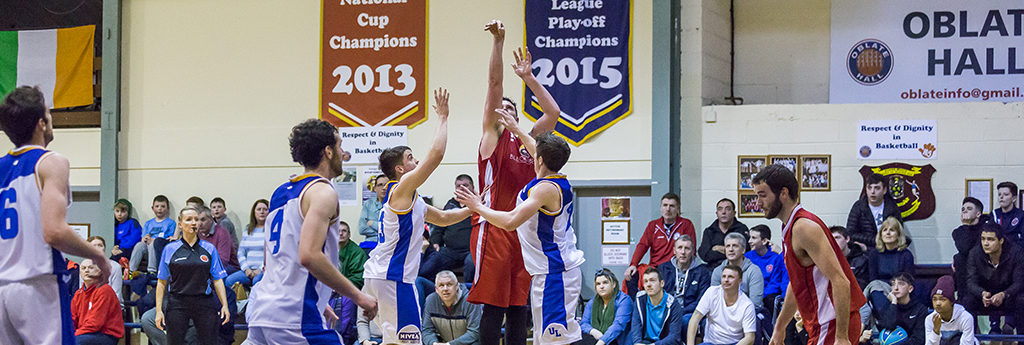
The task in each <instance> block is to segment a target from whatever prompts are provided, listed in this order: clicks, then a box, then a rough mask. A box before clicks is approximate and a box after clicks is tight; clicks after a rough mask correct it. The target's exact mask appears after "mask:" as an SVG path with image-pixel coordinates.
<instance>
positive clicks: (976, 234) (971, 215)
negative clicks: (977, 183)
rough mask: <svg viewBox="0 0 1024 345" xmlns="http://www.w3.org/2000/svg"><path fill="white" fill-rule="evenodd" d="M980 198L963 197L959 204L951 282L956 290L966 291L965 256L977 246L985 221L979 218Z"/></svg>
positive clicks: (954, 233)
mask: <svg viewBox="0 0 1024 345" xmlns="http://www.w3.org/2000/svg"><path fill="white" fill-rule="evenodd" d="M981 210H982V205H981V200H978V199H975V198H973V197H966V198H964V201H963V203H961V205H960V226H959V227H957V228H956V229H953V245H955V246H956V254H953V282H954V283H956V291H960V293H963V292H964V291H967V286H966V284H967V267H966V266H967V258H968V256H969V255H970V253H971V251H973V250H975V249H976V248H978V247H979V243H980V242H981V227H982V225H984V224H985V222H984V221H983V220H982V219H981Z"/></svg>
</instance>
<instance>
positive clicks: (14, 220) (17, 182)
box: [0, 146, 71, 282]
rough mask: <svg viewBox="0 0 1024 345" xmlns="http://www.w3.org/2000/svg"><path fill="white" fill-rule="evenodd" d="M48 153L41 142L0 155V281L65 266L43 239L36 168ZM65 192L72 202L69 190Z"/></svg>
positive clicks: (56, 271) (59, 270)
mask: <svg viewBox="0 0 1024 345" xmlns="http://www.w3.org/2000/svg"><path fill="white" fill-rule="evenodd" d="M50 154H51V152H50V151H47V150H46V149H44V148H42V147H41V146H24V147H20V148H17V149H15V150H12V151H11V152H10V153H9V154H7V155H4V156H3V157H0V178H2V179H3V181H2V183H0V207H2V208H0V282H12V281H21V280H25V279H29V278H35V277H38V276H41V275H46V274H61V273H64V272H65V271H66V270H67V268H66V267H67V266H66V264H65V263H64V256H63V255H61V253H60V252H59V251H57V250H56V249H54V248H53V247H50V245H49V244H47V243H46V241H45V240H44V239H43V222H42V216H41V214H40V210H41V207H40V202H41V199H42V184H40V181H39V175H37V174H36V169H37V168H38V166H39V162H40V161H42V160H43V159H44V158H46V157H47V156H49V155H50ZM67 195H68V205H71V192H70V191H68V193H67ZM62 221H63V219H62Z"/></svg>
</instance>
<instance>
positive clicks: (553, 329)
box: [544, 323, 569, 340]
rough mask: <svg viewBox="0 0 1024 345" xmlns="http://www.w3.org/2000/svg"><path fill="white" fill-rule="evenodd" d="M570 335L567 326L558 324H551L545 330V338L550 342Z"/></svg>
mask: <svg viewBox="0 0 1024 345" xmlns="http://www.w3.org/2000/svg"><path fill="white" fill-rule="evenodd" d="M568 333H569V331H568V330H566V329H565V326H563V325H561V324H557V323H553V324H550V325H548V327H547V328H545V329H544V337H545V338H547V339H549V340H551V339H558V338H561V337H562V336H565V335H568Z"/></svg>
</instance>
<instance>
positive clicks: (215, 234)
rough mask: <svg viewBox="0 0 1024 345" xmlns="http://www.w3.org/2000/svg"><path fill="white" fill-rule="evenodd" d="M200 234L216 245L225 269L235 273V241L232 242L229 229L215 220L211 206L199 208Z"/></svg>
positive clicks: (236, 268) (236, 258)
mask: <svg viewBox="0 0 1024 345" xmlns="http://www.w3.org/2000/svg"><path fill="white" fill-rule="evenodd" d="M198 234H199V238H200V239H203V240H205V241H207V242H210V243H211V244H213V246H214V247H217V253H218V254H219V255H220V256H219V257H220V261H221V264H222V265H224V270H226V271H227V272H228V274H232V273H235V271H237V270H238V256H237V254H238V252H237V251H236V250H235V246H234V243H232V242H231V235H230V234H228V230H227V229H225V228H224V227H222V226H220V225H217V224H216V223H215V222H214V218H213V214H212V213H211V212H210V209H209V208H206V207H203V208H200V209H199V232H198Z"/></svg>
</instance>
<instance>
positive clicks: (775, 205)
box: [753, 164, 865, 345]
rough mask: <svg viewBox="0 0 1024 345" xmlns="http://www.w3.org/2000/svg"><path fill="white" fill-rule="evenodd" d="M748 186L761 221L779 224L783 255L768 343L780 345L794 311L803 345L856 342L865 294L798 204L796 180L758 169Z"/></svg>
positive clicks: (819, 225) (775, 168) (778, 170)
mask: <svg viewBox="0 0 1024 345" xmlns="http://www.w3.org/2000/svg"><path fill="white" fill-rule="evenodd" d="M753 184H754V191H755V192H756V193H757V202H758V205H759V206H761V209H762V210H765V218H769V219H771V218H777V219H779V220H781V221H783V222H784V225H783V228H782V254H783V257H784V258H785V262H786V270H787V271H789V288H788V289H787V290H786V298H785V300H784V302H783V303H782V310H781V311H779V318H778V320H776V321H775V331H774V332H773V333H772V340H771V343H770V345H783V343H784V341H785V338H786V325H789V321H790V320H792V319H793V312H794V311H795V310H794V309H799V311H800V316H802V317H803V319H804V328H805V329H807V335H808V336H809V339H810V340H809V341H808V344H818V345H821V344H825V345H833V344H835V345H849V344H857V340H858V338H859V337H860V328H861V324H860V314H859V313H858V310H860V307H861V306H862V305H864V302H865V299H864V294H863V293H861V290H860V286H858V285H857V279H856V278H855V277H854V276H853V271H852V270H850V264H849V263H847V262H846V257H845V256H843V251H842V250H840V249H839V246H838V245H837V244H836V241H835V240H834V239H833V238H832V234H831V232H829V230H828V227H827V226H825V223H824V222H822V221H821V219H819V218H818V216H815V215H814V214H813V213H811V212H809V211H807V210H805V209H803V207H802V206H800V204H799V203H798V200H799V187H798V185H797V180H796V176H794V175H793V172H792V171H790V170H789V169H786V168H785V167H783V166H782V165H778V164H773V165H769V166H768V167H766V168H765V169H764V170H761V172H760V173H758V174H757V176H755V177H754V179H753Z"/></svg>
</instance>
